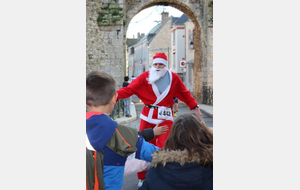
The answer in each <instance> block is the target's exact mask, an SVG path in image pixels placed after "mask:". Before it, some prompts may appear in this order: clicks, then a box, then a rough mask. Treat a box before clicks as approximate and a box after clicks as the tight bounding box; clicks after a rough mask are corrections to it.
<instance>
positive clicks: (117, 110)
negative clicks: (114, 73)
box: [109, 99, 125, 120]
mask: <svg viewBox="0 0 300 190" xmlns="http://www.w3.org/2000/svg"><path fill="white" fill-rule="evenodd" d="M121 116H125V112H124V101H123V99H120V100H119V101H118V102H117V103H116V104H115V106H114V109H113V110H112V112H111V113H110V114H109V117H110V118H112V119H113V120H115V118H116V117H117V118H120V117H121Z"/></svg>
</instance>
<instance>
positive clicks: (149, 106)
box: [145, 105, 171, 109]
mask: <svg viewBox="0 0 300 190" xmlns="http://www.w3.org/2000/svg"><path fill="white" fill-rule="evenodd" d="M145 107H147V108H154V109H158V108H159V107H158V106H151V105H145ZM167 108H171V107H167Z"/></svg>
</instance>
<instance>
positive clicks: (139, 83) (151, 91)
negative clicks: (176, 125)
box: [117, 53, 197, 179]
mask: <svg viewBox="0 0 300 190" xmlns="http://www.w3.org/2000/svg"><path fill="white" fill-rule="evenodd" d="M155 63H162V64H164V65H165V68H166V69H167V65H168V61H167V56H166V55H165V54H164V53H156V55H155V56H154V57H153V64H155ZM153 69H154V68H153ZM149 74H150V71H146V72H144V73H142V74H141V75H140V76H138V77H137V78H136V79H135V80H133V81H132V82H131V83H130V84H129V85H128V86H127V87H123V88H121V89H120V90H118V91H117V93H118V100H119V99H123V98H128V97H130V96H132V95H133V94H135V95H136V96H137V97H138V98H139V99H141V100H142V101H143V103H144V104H145V106H144V108H143V110H142V112H141V115H140V118H141V122H140V128H139V130H140V131H141V130H144V129H147V128H154V127H155V125H156V124H158V123H159V124H160V126H164V125H166V126H168V131H167V133H166V134H162V135H159V136H155V138H154V139H153V140H151V141H149V142H150V143H152V144H154V145H155V146H158V147H160V148H162V147H163V146H164V144H165V141H166V139H167V137H168V136H169V132H170V130H171V126H172V124H173V111H172V107H173V104H174V100H173V97H177V98H178V99H180V100H181V101H183V102H184V103H186V105H187V106H188V107H189V108H190V109H191V110H192V109H194V108H195V107H196V106H197V102H196V101H195V99H194V98H193V96H192V95H191V93H190V92H189V91H188V90H187V89H186V87H185V86H184V84H183V82H182V81H181V79H180V77H179V76H178V75H177V74H175V73H173V72H171V71H170V70H167V71H166V73H165V74H164V76H169V78H168V79H167V81H169V83H168V84H165V87H166V88H165V89H164V90H163V91H162V92H160V91H159V89H161V88H159V87H158V86H157V84H158V83H157V82H158V81H159V80H161V78H163V77H161V78H159V79H158V80H156V81H154V82H153V81H151V77H150V80H149ZM164 80H165V79H164ZM165 81H166V80H165ZM144 173H145V172H144ZM138 178H139V179H145V177H144V174H140V175H139V174H138Z"/></svg>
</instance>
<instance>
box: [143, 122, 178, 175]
mask: <svg viewBox="0 0 300 190" xmlns="http://www.w3.org/2000/svg"><path fill="white" fill-rule="evenodd" d="M172 124H173V121H170V120H166V121H164V122H163V123H161V124H159V126H165V125H166V126H168V131H167V133H166V134H162V135H157V136H154V139H152V140H151V141H149V143H151V144H154V145H155V146H157V147H159V148H163V147H164V145H165V142H166V140H167V138H168V136H169V133H170V131H171V126H172ZM155 126H156V125H155V124H152V123H148V122H146V121H144V120H142V119H141V123H140V129H139V130H140V131H142V130H144V129H149V128H152V129H153V128H154V127H155ZM146 173H147V171H142V172H138V173H137V176H138V179H140V180H144V179H146V178H145V175H146Z"/></svg>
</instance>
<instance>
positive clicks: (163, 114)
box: [157, 107, 173, 120]
mask: <svg viewBox="0 0 300 190" xmlns="http://www.w3.org/2000/svg"><path fill="white" fill-rule="evenodd" d="M157 118H158V119H166V120H172V119H173V117H172V110H171V108H167V107H158V117H157Z"/></svg>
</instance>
